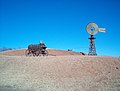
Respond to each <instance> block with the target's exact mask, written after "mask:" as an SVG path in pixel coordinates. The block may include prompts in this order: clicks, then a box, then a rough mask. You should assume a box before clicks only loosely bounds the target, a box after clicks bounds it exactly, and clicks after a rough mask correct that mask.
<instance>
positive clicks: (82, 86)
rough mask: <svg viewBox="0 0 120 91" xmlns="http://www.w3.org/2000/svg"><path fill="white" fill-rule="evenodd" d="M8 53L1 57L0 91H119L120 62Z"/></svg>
mask: <svg viewBox="0 0 120 91" xmlns="http://www.w3.org/2000/svg"><path fill="white" fill-rule="evenodd" d="M11 52H13V51H9V52H4V53H0V91H120V59H119V58H115V57H97V56H87V55H86V56H82V55H66V56H64V55H59V56H45V57H43V56H41V57H26V56H24V55H22V54H21V55H13V54H12V53H11ZM13 53H14V52H13ZM21 53H22V52H21ZM10 54H11V55H10ZM16 54H17V52H16ZM18 54H19V53H18Z"/></svg>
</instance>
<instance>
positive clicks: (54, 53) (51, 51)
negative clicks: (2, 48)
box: [1, 49, 86, 56]
mask: <svg viewBox="0 0 120 91" xmlns="http://www.w3.org/2000/svg"><path fill="white" fill-rule="evenodd" d="M25 51H26V49H20V50H11V51H6V52H2V53H1V54H4V55H9V56H25ZM47 51H48V55H49V56H67V55H83V52H74V51H68V50H57V49H47ZM85 55H86V54H85Z"/></svg>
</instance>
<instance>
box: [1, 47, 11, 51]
mask: <svg viewBox="0 0 120 91" xmlns="http://www.w3.org/2000/svg"><path fill="white" fill-rule="evenodd" d="M8 50H12V48H7V47H2V48H0V52H3V51H8Z"/></svg>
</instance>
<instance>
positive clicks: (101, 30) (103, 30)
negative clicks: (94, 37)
mask: <svg viewBox="0 0 120 91" xmlns="http://www.w3.org/2000/svg"><path fill="white" fill-rule="evenodd" d="M98 31H99V32H105V31H106V28H99V29H98Z"/></svg>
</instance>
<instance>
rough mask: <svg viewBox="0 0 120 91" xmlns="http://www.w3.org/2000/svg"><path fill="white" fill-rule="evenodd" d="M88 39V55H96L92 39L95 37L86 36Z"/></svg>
mask: <svg viewBox="0 0 120 91" xmlns="http://www.w3.org/2000/svg"><path fill="white" fill-rule="evenodd" d="M88 39H90V46H89V53H88V55H97V53H96V48H95V43H94V39H96V38H94V37H93V35H91V37H90V38H88Z"/></svg>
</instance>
